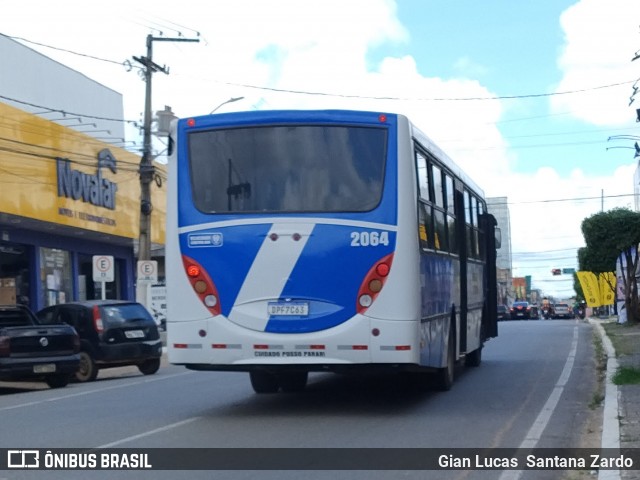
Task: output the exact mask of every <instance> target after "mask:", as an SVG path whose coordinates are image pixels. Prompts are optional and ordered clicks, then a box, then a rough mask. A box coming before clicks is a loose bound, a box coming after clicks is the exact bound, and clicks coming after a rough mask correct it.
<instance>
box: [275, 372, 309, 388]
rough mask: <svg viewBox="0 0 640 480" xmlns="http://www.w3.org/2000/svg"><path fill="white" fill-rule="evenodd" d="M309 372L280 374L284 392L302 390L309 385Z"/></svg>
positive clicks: (279, 377)
mask: <svg viewBox="0 0 640 480" xmlns="http://www.w3.org/2000/svg"><path fill="white" fill-rule="evenodd" d="M308 378H309V374H308V373H307V372H288V373H283V374H281V375H279V376H278V379H279V380H280V387H281V388H282V391H283V392H301V391H302V390H304V389H305V387H306V386H307V379H308Z"/></svg>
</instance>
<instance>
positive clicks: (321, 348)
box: [309, 345, 324, 350]
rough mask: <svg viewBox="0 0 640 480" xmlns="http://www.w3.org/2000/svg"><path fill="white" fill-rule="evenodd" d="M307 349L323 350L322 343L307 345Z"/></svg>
mask: <svg viewBox="0 0 640 480" xmlns="http://www.w3.org/2000/svg"><path fill="white" fill-rule="evenodd" d="M309 350H324V345H309Z"/></svg>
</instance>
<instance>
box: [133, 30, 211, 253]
mask: <svg viewBox="0 0 640 480" xmlns="http://www.w3.org/2000/svg"><path fill="white" fill-rule="evenodd" d="M199 41H200V39H197V38H182V37H179V38H168V37H154V36H153V35H151V34H149V35H147V56H146V57H133V59H134V60H135V61H136V62H138V63H140V64H141V65H142V66H143V67H144V81H145V83H146V91H145V98H144V126H143V143H142V159H141V160H140V170H139V173H140V235H139V242H138V260H150V259H151V211H152V210H153V204H152V203H151V182H152V181H153V178H154V174H155V167H154V166H153V155H152V151H151V121H152V118H151V77H152V75H153V74H154V73H155V72H162V73H164V74H166V75H168V74H169V69H168V68H167V67H166V66H162V67H161V66H160V65H158V64H157V63H154V62H153V42H199Z"/></svg>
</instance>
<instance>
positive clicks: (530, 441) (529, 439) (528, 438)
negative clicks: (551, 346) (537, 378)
mask: <svg viewBox="0 0 640 480" xmlns="http://www.w3.org/2000/svg"><path fill="white" fill-rule="evenodd" d="M577 349H578V327H577V326H575V327H573V341H572V342H571V350H570V351H569V355H568V356H567V361H566V362H565V364H564V368H563V369H562V373H561V374H560V377H559V378H558V381H557V383H556V385H555V387H554V388H553V391H552V392H551V394H550V395H549V398H548V399H547V401H546V403H545V404H544V406H543V407H542V410H540V413H539V414H538V417H537V418H536V419H535V421H534V422H533V425H532V426H531V428H530V429H529V431H528V432H527V434H526V435H525V438H524V440H523V441H522V443H521V444H520V446H519V447H518V448H519V449H531V448H535V447H536V445H537V444H538V442H539V441H540V437H542V432H544V429H545V428H546V427H547V424H548V423H549V420H550V419H551V415H553V412H554V410H555V409H556V407H557V406H558V401H559V400H560V397H561V395H562V392H563V391H564V387H565V385H566V384H567V381H568V380H569V377H570V376H571V370H572V369H573V364H574V362H575V359H576V351H577ZM522 473H523V470H505V471H503V472H502V475H500V479H499V480H518V479H519V478H520V477H521V476H522Z"/></svg>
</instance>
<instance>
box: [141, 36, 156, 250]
mask: <svg viewBox="0 0 640 480" xmlns="http://www.w3.org/2000/svg"><path fill="white" fill-rule="evenodd" d="M152 55H153V37H152V36H151V35H147V65H146V68H145V71H144V80H145V83H146V91H145V99H144V126H143V141H142V159H141V161H140V240H139V244H138V260H150V259H151V210H152V204H151V180H152V179H153V173H154V167H153V159H152V158H151V76H152V74H153V69H152V60H151V58H152Z"/></svg>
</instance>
